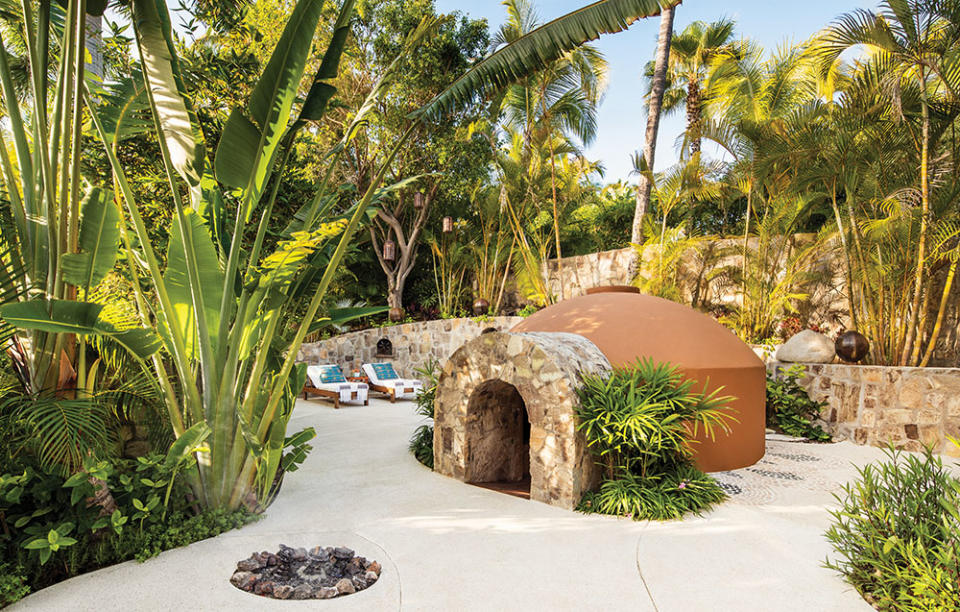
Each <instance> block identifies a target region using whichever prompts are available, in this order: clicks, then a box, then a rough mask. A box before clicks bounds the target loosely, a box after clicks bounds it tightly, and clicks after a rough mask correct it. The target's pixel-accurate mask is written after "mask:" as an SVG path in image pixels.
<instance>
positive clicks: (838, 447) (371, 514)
mask: <svg viewBox="0 0 960 612" xmlns="http://www.w3.org/2000/svg"><path fill="white" fill-rule="evenodd" d="M418 422H419V418H418V417H417V416H416V415H414V413H413V407H412V405H411V404H409V403H398V404H396V405H391V404H389V403H386V402H383V401H379V400H377V401H372V402H371V404H370V406H368V407H350V406H345V407H344V408H342V409H341V410H336V411H335V410H333V409H332V407H330V406H329V405H328V404H324V403H320V402H299V404H298V406H297V412H296V417H295V419H294V423H293V425H292V427H296V428H299V427H303V426H306V425H311V426H314V427H316V428H317V431H318V432H319V436H318V438H317V439H316V441H315V442H314V443H313V444H314V447H315V450H314V452H313V453H312V454H311V455H310V456H309V458H308V459H307V461H306V463H305V464H304V466H303V467H302V468H301V470H300V471H298V472H295V473H293V474H290V475H288V477H287V479H286V482H285V483H284V486H283V491H282V492H281V494H280V497H279V499H278V500H277V502H276V503H275V504H274V505H273V506H272V507H271V508H270V510H269V512H268V513H267V515H266V517H265V518H264V519H263V520H262V521H260V522H258V523H256V524H254V525H250V526H248V527H246V528H244V529H241V530H239V531H234V532H231V533H228V534H224V535H222V536H220V537H217V538H214V539H212V540H207V541H204V542H198V543H196V544H193V545H191V546H188V547H186V548H182V549H179V550H173V551H169V552H166V553H164V554H162V555H160V556H159V557H158V558H155V559H152V560H150V561H148V562H146V563H142V564H140V563H134V562H131V563H125V564H122V565H119V566H115V567H111V568H107V569H105V570H101V571H98V572H94V573H92V574H87V575H85V576H80V577H78V578H74V579H72V580H69V581H67V582H64V583H61V584H58V585H55V586H53V587H51V588H49V589H45V590H43V591H40V592H39V593H36V594H34V595H32V596H30V597H28V598H27V599H25V600H24V601H22V602H21V603H20V604H18V605H17V606H14V607H13V608H12V609H13V610H16V611H18V612H20V611H23V610H43V611H49V610H56V611H61V610H101V611H103V610H123V611H131V610H173V611H179V610H184V611H185V610H290V611H297V610H307V609H311V610H330V611H335V612H339V611H341V610H370V611H379V610H443V611H461V610H463V611H467V610H495V611H500V610H524V611H527V612H531V611H539V610H551V611H553V610H617V611H619V610H630V611H641V612H643V611H648V610H656V611H659V612H686V611H691V610H711V611H721V610H730V611H736V612H745V611H753V610H757V611H768V610H798V611H799V610H803V611H809V610H817V611H826V610H837V611H840V610H843V611H856V610H865V611H869V610H870V607H869V606H867V605H866V604H865V603H864V602H863V601H862V600H861V599H860V597H859V596H858V595H857V594H856V593H855V592H854V591H853V590H852V589H851V588H850V587H848V586H847V585H845V584H844V583H843V582H842V581H841V580H840V579H839V578H838V577H837V576H836V575H834V573H833V572H831V571H829V570H826V569H823V568H821V567H820V564H821V562H822V561H823V559H824V557H825V556H826V555H827V554H828V553H829V552H830V549H829V545H828V544H827V543H826V542H825V541H824V540H823V538H822V533H823V531H824V529H825V528H826V526H827V525H828V523H829V517H828V515H827V514H826V510H825V508H826V506H827V505H829V504H830V503H831V495H830V489H835V488H836V487H837V485H838V483H840V482H843V481H846V480H848V479H851V478H852V477H853V476H854V471H853V468H852V467H851V465H850V462H851V461H852V462H855V463H857V464H862V463H865V462H868V461H872V460H875V459H877V458H879V457H880V451H878V450H877V449H872V448H864V447H857V446H854V445H852V444H849V443H842V444H835V445H828V446H814V445H808V444H797V443H793V442H784V441H778V440H771V441H770V442H769V443H768V454H767V457H766V458H765V459H764V463H761V464H759V465H757V466H755V467H754V468H751V469H749V470H739V471H737V472H730V473H725V474H721V475H719V478H720V480H721V482H722V483H723V484H724V486H725V487H726V488H727V489H728V490H729V491H730V492H731V493H732V496H731V499H730V500H729V501H728V502H726V503H725V504H724V505H723V506H722V507H721V508H719V509H718V510H717V511H716V512H713V513H711V514H710V515H708V516H706V517H703V518H693V519H689V520H686V521H682V522H672V523H656V524H647V523H640V522H633V521H629V520H625V519H616V518H612V517H600V516H584V515H581V514H577V513H573V512H567V511H564V510H560V509H558V508H553V507H551V506H547V505H544V504H541V503H538V502H530V501H526V500H522V499H517V498H513V497H509V496H506V495H503V494H499V493H495V492H492V491H488V490H485V489H480V488H477V487H472V486H469V485H465V484H462V483H459V482H456V481H454V480H451V479H448V478H445V477H442V476H438V475H436V474H433V473H432V472H430V471H428V470H426V469H425V468H423V467H421V466H420V465H419V464H418V463H417V462H416V461H415V460H414V459H413V457H412V456H411V455H410V454H409V453H408V452H407V450H406V445H407V439H408V437H409V435H410V432H411V431H412V430H413V429H414V427H415V426H416V425H417V424H418ZM281 543H283V544H287V545H291V546H315V545H346V546H349V547H352V548H354V549H356V550H357V551H358V552H359V553H360V554H361V555H363V556H365V557H367V558H370V559H376V560H378V561H380V562H381V564H382V565H383V567H384V570H383V577H382V578H381V579H380V581H379V582H378V583H377V584H375V585H374V586H373V587H371V588H370V589H368V590H366V591H362V592H360V593H358V594H356V595H351V596H348V597H343V598H339V599H335V600H328V601H274V600H268V599H263V598H260V597H256V596H254V595H250V594H247V593H244V592H242V591H239V590H238V589H236V588H234V587H233V586H231V585H230V583H229V582H228V581H227V580H228V578H229V577H230V574H231V573H232V571H233V569H234V567H235V564H236V562H237V561H238V560H240V559H242V558H244V557H246V556H248V555H249V554H250V553H251V552H254V551H259V550H271V551H275V550H276V549H277V546H278V545H279V544H281Z"/></svg>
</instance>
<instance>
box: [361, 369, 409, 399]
mask: <svg viewBox="0 0 960 612" xmlns="http://www.w3.org/2000/svg"><path fill="white" fill-rule="evenodd" d="M383 366H387V367H386V368H384V367H383ZM380 372H386V373H387V376H390V375H391V374H392V378H383V377H382V376H380ZM363 373H364V374H366V375H367V378H369V379H370V382H371V383H372V384H374V385H377V386H378V387H387V388H388V389H393V392H394V397H396V398H397V399H413V398H415V397H417V396H418V395H420V394H421V393H422V392H423V383H422V382H420V381H419V380H416V379H414V378H400V377H399V376H398V375H397V372H396V370H394V369H393V364H392V363H365V364H363Z"/></svg>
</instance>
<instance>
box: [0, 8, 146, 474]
mask: <svg viewBox="0 0 960 612" xmlns="http://www.w3.org/2000/svg"><path fill="white" fill-rule="evenodd" d="M104 5H105V2H104V1H103V0H76V1H72V2H62V3H53V2H50V1H49V0H45V1H42V2H27V1H24V2H22V3H16V2H5V3H3V6H2V9H0V21H2V26H3V27H2V33H0V94H2V96H3V114H4V116H5V117H4V125H3V129H0V179H2V185H3V193H2V195H0V318H2V320H0V348H3V349H5V350H6V351H7V352H8V353H9V355H10V357H11V359H12V362H13V363H14V371H15V372H16V374H17V377H18V379H19V382H20V388H19V389H18V390H17V394H16V396H15V397H11V398H7V399H8V402H13V403H15V404H17V406H15V407H10V406H9V405H8V408H9V409H10V410H14V411H15V412H17V413H18V414H26V415H28V416H29V419H28V421H29V422H31V423H32V424H33V425H34V430H33V431H34V435H32V436H30V438H31V444H32V445H33V447H34V448H35V450H36V454H37V456H38V458H39V460H40V461H41V463H44V464H46V465H48V466H52V467H58V468H60V469H63V470H65V471H68V472H69V471H72V470H73V469H75V468H77V467H78V465H79V462H80V461H81V460H82V458H83V457H84V456H85V455H87V454H89V453H91V452H96V451H97V450H99V449H100V448H101V447H102V444H101V442H102V441H103V440H104V439H105V438H106V435H107V432H106V431H105V429H104V425H105V423H104V421H103V420H102V419H101V418H100V417H101V416H102V415H103V414H104V410H103V409H102V408H103V407H102V406H99V405H98V403H99V402H101V399H100V398H98V395H97V393H96V387H97V384H98V380H97V379H98V368H97V367H96V365H95V364H87V363H86V357H87V354H88V351H87V349H86V345H87V343H88V342H89V341H90V340H91V337H96V336H99V337H100V338H99V339H97V341H101V340H103V339H109V340H111V341H114V342H116V343H117V344H119V345H121V346H123V347H124V348H125V349H127V350H128V351H129V352H130V354H131V355H133V356H134V357H135V358H136V360H137V361H138V362H139V363H140V364H141V365H143V366H144V367H146V360H147V359H149V358H150V356H151V355H152V354H154V353H155V352H156V351H157V349H158V348H159V347H160V342H159V337H158V336H157V334H156V332H155V331H154V330H152V329H148V328H141V329H137V328H131V327H130V326H127V325H118V324H117V317H116V316H115V313H114V312H113V311H112V310H111V308H109V307H107V306H106V305H105V304H102V303H97V302H96V301H94V296H95V294H96V293H97V287H98V285H99V284H100V281H101V280H103V278H104V277H105V276H106V275H107V274H108V273H109V272H110V270H111V269H112V268H113V267H114V263H115V262H116V259H117V256H118V245H119V241H120V228H119V220H120V216H119V213H118V211H117V208H116V206H115V205H114V203H113V195H112V193H111V191H110V190H109V189H105V188H103V187H101V186H96V185H90V184H88V183H87V181H86V180H85V178H84V176H83V174H82V171H81V167H80V162H81V150H82V149H81V137H82V135H83V124H84V118H83V114H84V112H83V111H84V108H83V99H82V97H81V96H80V90H81V89H82V87H83V85H84V80H85V78H87V75H86V72H85V68H84V65H85V62H86V53H87V51H86V21H87V16H88V15H94V16H97V15H100V14H102V13H103V10H104ZM4 37H7V40H4ZM24 66H25V68H24ZM51 75H53V76H51Z"/></svg>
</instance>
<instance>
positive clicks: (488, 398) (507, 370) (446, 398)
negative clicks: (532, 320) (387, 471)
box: [433, 333, 610, 509]
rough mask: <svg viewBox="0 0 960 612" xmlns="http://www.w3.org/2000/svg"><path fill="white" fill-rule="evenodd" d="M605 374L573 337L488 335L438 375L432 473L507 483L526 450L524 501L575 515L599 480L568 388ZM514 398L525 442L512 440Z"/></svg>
mask: <svg viewBox="0 0 960 612" xmlns="http://www.w3.org/2000/svg"><path fill="white" fill-rule="evenodd" d="M609 370H610V362H609V361H607V358H606V357H604V355H603V353H602V352H600V349H598V348H597V347H596V345H594V344H593V343H592V342H590V341H589V340H587V339H586V338H584V337H583V336H578V335H576V334H567V333H525V334H511V333H491V334H484V335H482V336H480V337H478V338H475V339H474V340H471V341H470V342H468V343H466V344H465V345H464V346H462V347H461V348H459V349H458V350H457V351H456V352H455V353H454V354H453V356H451V357H450V359H449V360H448V361H447V362H446V364H445V365H444V367H443V372H442V374H441V376H440V381H439V386H438V389H437V401H436V404H435V411H434V412H435V417H434V438H433V445H434V470H435V471H436V472H438V473H440V474H444V475H446V476H451V477H453V478H457V479H458V480H463V481H464V482H491V481H493V480H496V479H498V478H510V479H513V478H516V477H517V476H519V475H520V471H521V470H523V469H524V468H526V467H527V466H526V464H525V463H524V462H523V459H525V458H521V457H519V456H518V447H519V453H522V452H524V451H526V447H524V445H525V444H527V443H529V455H528V456H529V473H530V481H531V486H530V499H533V500H536V501H541V502H544V503H547V504H552V505H555V506H560V507H563V508H567V509H573V508H575V507H576V505H577V504H578V503H579V501H580V498H581V496H582V494H583V493H584V492H585V491H587V490H589V489H590V488H592V487H594V486H595V485H596V484H597V483H598V482H599V476H600V474H599V470H598V468H597V466H596V464H595V462H594V460H593V458H592V457H591V456H590V453H589V452H588V450H587V447H586V440H585V439H584V437H583V435H582V434H581V433H580V432H579V431H577V427H576V426H577V420H576V406H577V401H578V399H577V393H576V389H577V388H578V387H579V385H580V384H581V375H582V374H598V373H602V372H607V371H609ZM514 392H515V393H516V395H517V396H519V399H520V400H522V405H523V408H525V410H526V419H528V422H529V442H528V441H527V440H526V439H523V437H522V436H518V435H516V430H517V428H518V427H519V426H520V425H522V422H521V421H519V420H515V418H516V417H515V415H516V411H517V407H518V402H517V397H515V396H514V395H513V393H514ZM504 404H506V406H504ZM521 417H522V414H521ZM505 447H506V448H505Z"/></svg>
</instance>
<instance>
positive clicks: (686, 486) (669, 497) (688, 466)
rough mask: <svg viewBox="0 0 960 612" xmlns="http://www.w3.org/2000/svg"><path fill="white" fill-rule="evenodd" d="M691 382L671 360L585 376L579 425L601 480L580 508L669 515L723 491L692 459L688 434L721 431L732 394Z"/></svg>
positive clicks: (702, 506)
mask: <svg viewBox="0 0 960 612" xmlns="http://www.w3.org/2000/svg"><path fill="white" fill-rule="evenodd" d="M694 386H695V383H694V381H692V380H688V379H684V377H683V375H682V373H681V372H680V370H679V368H677V367H676V366H673V365H670V364H663V363H655V362H654V361H652V360H649V359H647V360H640V361H638V362H637V363H636V364H634V365H633V366H631V367H621V368H616V369H614V371H613V372H612V373H610V374H609V375H596V376H587V377H585V379H584V383H583V386H582V387H581V388H580V389H579V390H578V392H577V394H578V396H579V399H580V405H579V407H578V409H577V416H578V417H579V420H580V425H579V426H578V428H579V430H580V431H581V432H583V434H584V436H585V437H586V440H587V446H588V448H589V450H590V452H591V453H592V454H593V456H594V457H595V459H596V460H597V462H598V464H599V465H600V466H601V467H602V469H603V482H602V483H601V485H600V488H599V490H598V491H594V492H589V493H587V494H586V495H584V497H583V500H582V501H581V503H580V506H579V509H580V510H581V511H583V512H597V513H602V514H613V515H618V516H628V517H631V518H633V519H634V520H642V519H653V520H669V519H676V518H681V517H682V516H684V515H685V514H687V513H690V512H693V513H701V512H704V511H706V510H708V509H709V508H710V507H712V506H713V505H714V504H717V503H719V502H721V501H722V500H723V499H724V498H725V497H726V495H725V494H724V493H723V491H722V490H721V489H720V486H719V485H718V484H717V483H716V481H714V480H713V479H712V478H710V477H709V476H708V475H707V474H705V473H703V472H701V471H700V470H698V469H697V468H696V467H694V465H693V461H692V459H693V444H694V443H693V441H692V440H691V435H696V434H697V433H705V434H706V435H707V436H710V437H713V436H714V435H715V434H716V432H718V431H726V430H727V428H728V425H729V423H730V421H731V420H732V419H733V417H732V416H731V415H730V414H729V412H728V411H727V410H725V407H726V405H727V404H728V403H729V402H730V400H731V399H732V398H731V397H728V396H722V395H720V390H716V391H713V392H710V393H703V392H700V391H696V390H695V389H694Z"/></svg>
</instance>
